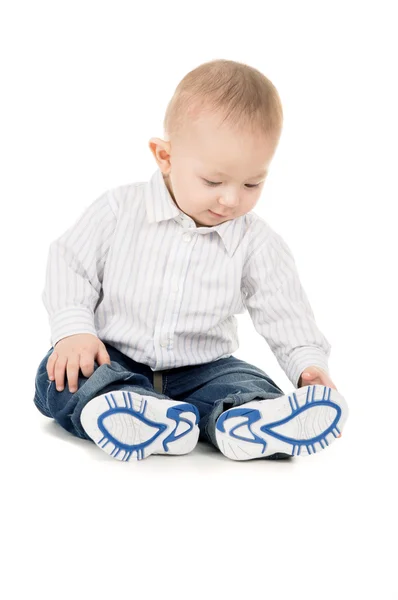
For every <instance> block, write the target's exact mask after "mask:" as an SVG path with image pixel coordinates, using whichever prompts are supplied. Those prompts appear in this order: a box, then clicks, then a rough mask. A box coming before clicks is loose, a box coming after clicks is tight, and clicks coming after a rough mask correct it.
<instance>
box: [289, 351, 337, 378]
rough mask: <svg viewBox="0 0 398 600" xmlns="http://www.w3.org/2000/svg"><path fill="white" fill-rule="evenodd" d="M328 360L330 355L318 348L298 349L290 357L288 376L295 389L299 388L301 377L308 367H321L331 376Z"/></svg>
mask: <svg viewBox="0 0 398 600" xmlns="http://www.w3.org/2000/svg"><path fill="white" fill-rule="evenodd" d="M328 358H329V355H328V354H325V352H324V351H323V350H321V349H320V348H318V347H316V346H301V347H300V348H296V349H295V350H293V352H292V353H291V355H290V356H289V360H288V363H287V367H286V375H287V377H288V378H289V379H290V381H291V382H292V383H293V385H294V386H295V387H297V386H298V383H299V379H300V376H301V374H302V372H303V371H305V369H306V368H307V367H310V366H314V367H319V368H320V369H323V370H324V371H325V372H326V373H327V374H328V375H329V366H328Z"/></svg>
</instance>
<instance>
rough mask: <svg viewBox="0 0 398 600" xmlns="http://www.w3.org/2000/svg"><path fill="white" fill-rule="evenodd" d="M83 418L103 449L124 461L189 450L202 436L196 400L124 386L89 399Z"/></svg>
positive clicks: (95, 440)
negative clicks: (139, 391) (164, 396)
mask: <svg viewBox="0 0 398 600" xmlns="http://www.w3.org/2000/svg"><path fill="white" fill-rule="evenodd" d="M80 421H81V424H82V426H83V428H84V430H85V431H86V433H87V435H88V436H89V437H90V438H91V439H92V440H93V441H94V442H95V443H96V444H97V446H98V447H99V448H100V449H101V450H103V451H104V452H106V453H107V454H109V455H110V456H112V457H113V458H116V459H117V460H121V461H125V462H127V461H130V460H142V459H144V458H147V457H148V456H149V455H150V454H188V453H189V452H191V450H193V448H194V447H195V446H196V444H197V441H198V438H199V427H198V422H199V412H198V409H197V408H196V407H195V406H194V405H193V404H189V403H188V402H178V401H176V400H166V399H159V398H154V397H152V396H142V395H141V394H137V393H135V392H129V391H123V390H115V391H114V392H108V393H106V394H102V395H100V396H96V397H95V398H93V399H92V400H90V401H89V402H88V403H87V404H86V406H85V407H84V408H83V410H82V412H81V416H80Z"/></svg>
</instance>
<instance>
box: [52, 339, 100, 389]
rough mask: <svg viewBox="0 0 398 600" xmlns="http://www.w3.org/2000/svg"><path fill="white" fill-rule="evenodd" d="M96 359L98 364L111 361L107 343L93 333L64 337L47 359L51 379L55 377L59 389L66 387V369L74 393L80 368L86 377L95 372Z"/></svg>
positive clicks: (70, 387)
mask: <svg viewBox="0 0 398 600" xmlns="http://www.w3.org/2000/svg"><path fill="white" fill-rule="evenodd" d="M94 359H96V360H97V363H98V365H102V364H104V363H108V364H110V363H111V359H110V356H109V354H108V352H107V350H106V347H105V344H104V343H103V342H101V340H100V339H99V338H97V336H96V335H92V334H91V333H77V334H75V335H70V336H68V337H65V338H62V340H59V342H57V343H56V344H55V347H54V351H53V353H52V354H51V355H50V357H49V359H48V361H47V373H48V377H49V379H51V380H52V381H53V380H54V379H55V383H56V386H57V390H58V391H59V392H61V391H62V390H63V389H64V382H65V369H66V372H67V375H68V382H69V391H70V392H72V393H74V392H76V391H77V387H78V377H79V369H81V371H82V373H83V375H84V377H90V376H91V375H92V374H93V373H94Z"/></svg>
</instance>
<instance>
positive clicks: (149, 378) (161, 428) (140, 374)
mask: <svg viewBox="0 0 398 600" xmlns="http://www.w3.org/2000/svg"><path fill="white" fill-rule="evenodd" d="M105 345H106V349H107V351H108V354H109V356H110V358H111V364H110V365H109V364H104V365H101V366H98V364H97V363H96V362H94V373H93V374H92V375H91V377H89V378H87V377H84V376H82V375H81V373H80V372H79V378H78V390H77V392H75V393H73V394H72V393H71V392H70V391H69V389H68V385H65V387H64V389H63V390H62V391H61V392H58V391H57V389H56V385H55V382H54V381H50V380H49V379H48V376H47V369H46V365H47V360H48V357H49V356H50V355H51V352H52V351H53V349H51V350H50V351H49V352H48V353H47V355H46V356H45V357H44V359H43V360H42V362H41V363H40V366H39V369H38V371H37V375H36V394H35V397H34V402H35V404H36V406H37V408H38V409H39V410H40V412H41V413H42V414H44V415H45V416H47V417H52V418H53V419H55V420H56V421H57V422H58V423H59V424H60V425H61V426H62V427H63V428H64V429H66V430H67V431H69V432H70V433H72V434H73V435H75V436H77V437H80V438H85V439H89V440H92V441H93V442H95V443H96V444H97V446H99V447H100V448H101V450H104V452H106V453H107V454H110V455H111V456H112V457H114V458H117V459H118V460H123V461H129V460H131V459H133V460H141V459H143V458H146V457H147V456H149V455H150V454H187V453H188V452H190V451H191V450H192V449H193V448H194V447H195V446H196V443H197V441H198V437H199V428H198V421H199V413H198V411H197V409H196V408H195V407H194V406H192V405H191V404H189V403H186V402H181V401H175V400H172V399H170V398H169V397H168V396H165V395H164V394H161V393H158V392H156V391H155V390H154V387H153V380H154V374H153V371H152V370H151V369H150V367H148V366H147V365H143V364H140V363H137V362H135V361H133V360H132V359H130V358H129V357H126V356H125V355H123V354H122V353H121V352H119V351H118V350H116V349H115V348H113V347H112V346H110V345H108V344H105ZM160 389H162V387H160Z"/></svg>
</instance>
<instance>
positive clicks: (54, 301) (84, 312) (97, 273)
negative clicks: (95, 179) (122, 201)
mask: <svg viewBox="0 0 398 600" xmlns="http://www.w3.org/2000/svg"><path fill="white" fill-rule="evenodd" d="M116 213H117V206H116V202H115V198H114V196H113V194H112V193H111V191H107V192H105V194H103V195H102V196H100V197H99V198H98V199H97V200H96V201H95V202H93V203H92V204H91V205H90V206H89V207H88V208H87V209H86V210H85V211H84V213H83V214H82V215H81V216H80V218H79V219H78V220H77V221H76V223H75V224H74V225H72V226H71V227H70V228H69V229H68V230H67V231H65V233H64V234H63V235H61V236H60V237H59V238H58V239H56V240H55V241H54V242H52V243H51V245H50V249H49V253H48V259H47V270H46V280H45V287H44V290H43V293H42V301H43V303H44V306H45V308H46V310H47V312H48V315H49V322H50V329H51V338H50V342H51V345H52V346H55V344H56V343H57V342H58V341H59V340H60V339H62V338H64V337H66V336H69V335H73V334H76V333H92V334H93V335H97V332H96V329H95V326H94V311H95V308H96V305H97V303H98V300H99V298H100V293H101V290H102V278H103V273H104V267H105V261H106V257H107V254H108V251H109V247H110V243H111V240H112V236H113V233H114V230H115V227H116Z"/></svg>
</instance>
